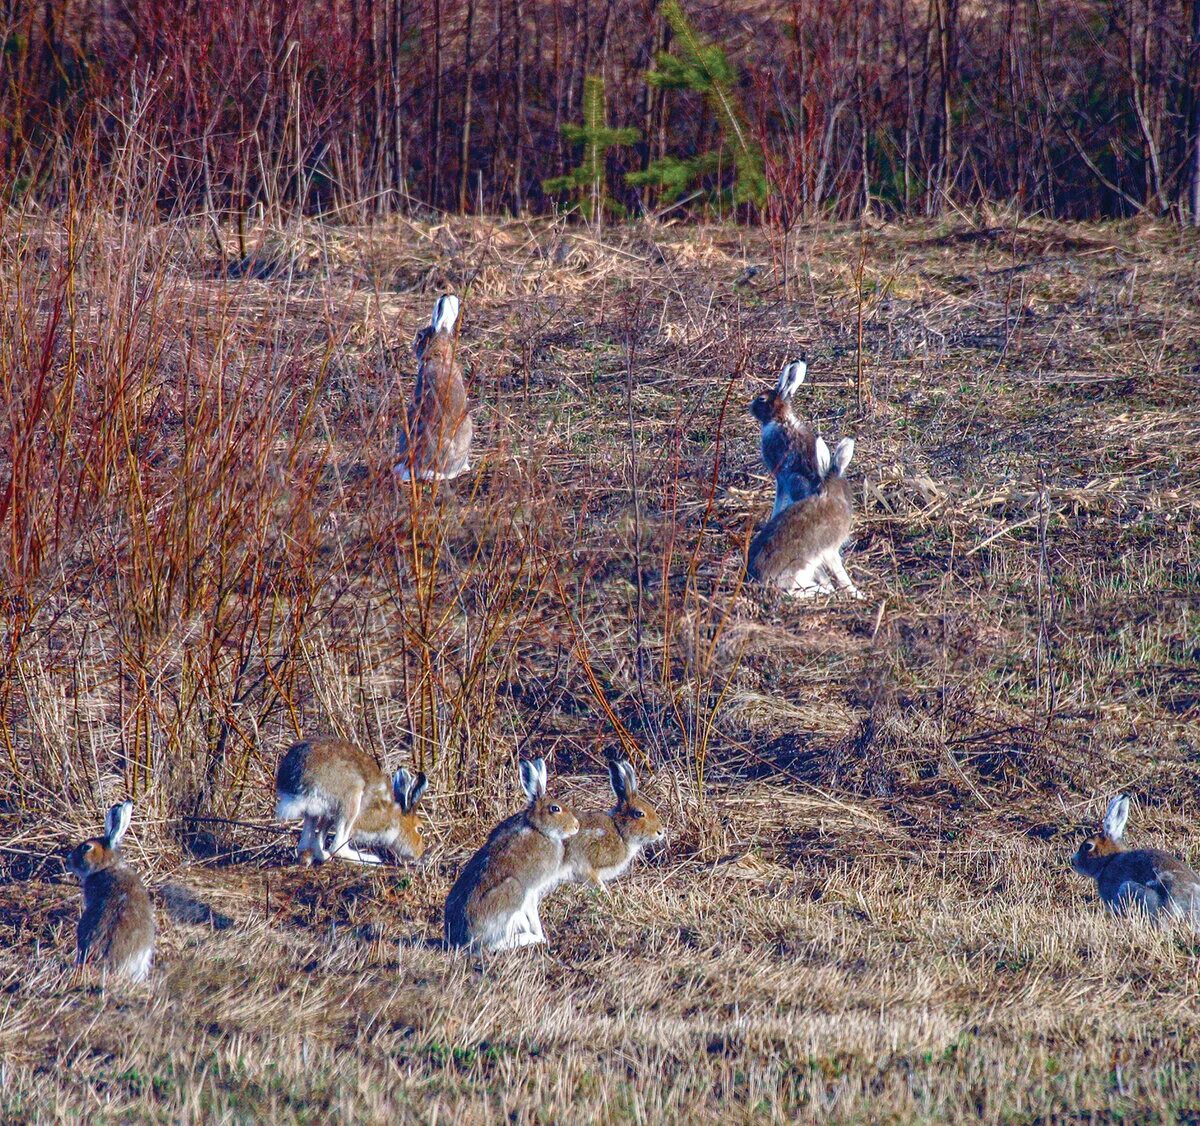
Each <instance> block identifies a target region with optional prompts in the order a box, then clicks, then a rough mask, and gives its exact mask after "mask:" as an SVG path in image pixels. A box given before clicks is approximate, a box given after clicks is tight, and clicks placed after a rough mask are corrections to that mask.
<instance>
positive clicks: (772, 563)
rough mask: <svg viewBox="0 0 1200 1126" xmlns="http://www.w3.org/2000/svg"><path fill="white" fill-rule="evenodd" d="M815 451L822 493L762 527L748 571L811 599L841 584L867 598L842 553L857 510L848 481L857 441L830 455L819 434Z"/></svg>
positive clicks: (849, 441)
mask: <svg viewBox="0 0 1200 1126" xmlns="http://www.w3.org/2000/svg"><path fill="white" fill-rule="evenodd" d="M813 454H814V466H815V468H816V472H817V476H818V479H819V481H820V486H819V488H818V490H817V492H816V493H815V494H813V495H812V496H810V497H807V498H806V499H804V500H798V501H795V502H794V503H792V504H789V505H788V506H787V507H786V508H784V509H783V510H782V511H781V512H778V513H776V515H775V516H773V517H772V518H771V520H770V521H769V522H768V523H767V525H766V526H765V527H763V528H761V529H759V531H758V534H757V535H755V537H754V539H753V540H751V541H750V558H749V566H748V568H747V573H748V574H749V576H750V577H751V578H753V579H757V580H759V581H760V582H764V583H770V584H771V585H773V586H777V587H779V588H780V589H781V590H784V591H786V592H788V593H789V594H797V595H801V596H804V597H808V596H812V595H815V594H832V593H834V591H835V590H837V589H839V588H840V589H841V590H844V591H847V592H848V593H850V594H852V595H853V596H854V597H855V598H861V597H862V594H861V593H860V591H859V590H858V588H857V587H856V586H855V585H854V582H853V581H852V580H851V578H850V576H849V575H848V574H847V573H846V567H845V564H844V563H843V562H842V556H841V549H842V545H843V544H844V543H845V542H846V540H847V539H849V537H850V524H851V520H852V518H853V514H854V508H853V505H852V503H851V500H850V486H849V485H848V484H847V483H846V479H845V472H846V468H847V467H848V466H849V464H850V459H851V458H852V457H853V456H854V441H853V439H851V438H846V439H845V440H843V441H841V442H839V443H838V444H837V448H836V449H835V450H834V452H833V454H832V455H830V453H829V447H828V446H827V445H826V444H825V441H824V439H822V438H817V439H816V440H815V441H814V448H813Z"/></svg>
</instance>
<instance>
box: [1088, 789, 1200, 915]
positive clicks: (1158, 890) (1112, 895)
mask: <svg viewBox="0 0 1200 1126" xmlns="http://www.w3.org/2000/svg"><path fill="white" fill-rule="evenodd" d="M1118 800H1120V801H1122V802H1124V803H1125V806H1126V809H1127V808H1128V800H1127V799H1124V798H1120V799H1113V801H1114V803H1115V802H1116V801H1118ZM1109 808H1110V812H1109V815H1108V816H1111V813H1112V804H1111V803H1110V807H1109ZM1124 816H1125V814H1122V817H1121V824H1120V825H1118V829H1123V826H1124ZM1105 820H1106V822H1107V820H1108V817H1107V816H1106V819H1105ZM1071 867H1072V868H1074V869H1075V871H1076V872H1078V873H1079V874H1080V875H1081V876H1088V877H1090V878H1091V879H1093V880H1095V881H1096V890H1097V892H1098V893H1099V895H1100V898H1101V900H1103V902H1104V904H1105V905H1106V906H1107V907H1108V908H1109V910H1111V911H1112V912H1113V913H1114V914H1117V915H1124V914H1126V913H1128V912H1129V911H1130V910H1131V909H1135V910H1139V911H1142V912H1144V913H1145V914H1147V915H1149V917H1150V918H1152V919H1159V920H1161V919H1162V918H1164V917H1167V918H1184V917H1186V918H1190V919H1191V921H1192V922H1193V923H1195V924H1197V925H1200V876H1198V875H1197V874H1196V873H1195V872H1194V871H1193V870H1192V869H1191V868H1190V867H1188V865H1187V864H1185V863H1184V862H1183V861H1182V860H1179V859H1177V858H1176V857H1174V856H1172V855H1171V854H1170V853H1169V852H1164V851H1163V850H1162V849H1158V848H1139V849H1131V850H1129V851H1126V850H1125V849H1124V848H1122V847H1121V841H1120V834H1118V836H1117V839H1114V838H1113V837H1112V836H1110V835H1109V833H1108V831H1107V827H1105V828H1102V829H1101V830H1100V832H1099V833H1097V834H1096V835H1095V836H1092V837H1088V838H1087V840H1085V841H1084V842H1083V843H1082V844H1081V845H1080V846H1079V848H1078V849H1077V850H1076V852H1075V855H1074V856H1073V857H1071Z"/></svg>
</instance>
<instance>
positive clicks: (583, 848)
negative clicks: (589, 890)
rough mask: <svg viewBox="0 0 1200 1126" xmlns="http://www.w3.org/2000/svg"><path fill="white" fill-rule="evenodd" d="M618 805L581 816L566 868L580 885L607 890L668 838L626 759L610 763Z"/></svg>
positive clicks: (568, 852)
mask: <svg viewBox="0 0 1200 1126" xmlns="http://www.w3.org/2000/svg"><path fill="white" fill-rule="evenodd" d="M608 778H609V782H610V783H611V785H612V790H613V794H614V795H615V797H616V799H617V804H616V805H614V806H613V808H612V809H611V810H609V811H608V812H607V813H580V814H577V816H578V819H579V832H578V833H576V834H575V835H574V836H573V837H572V838H571V839H570V840H569V841H567V849H566V860H565V868H566V871H567V873H568V878H569V879H572V880H574V881H576V882H577V883H589V884H592V885H593V886H595V887H603V886H604V885H605V884H606V883H608V881H609V880H615V879H616V878H617V877H618V876H619V875H621V873H622V872H624V871H625V869H626V868H628V867H629V865H630V864H631V863H633V860H634V858H635V857H636V856H637V854H638V853H639V852H641V851H642V849H643V848H645V847H646V845H648V844H653V843H654V842H656V841H661V840H662V839H663V837H665V836H666V830H664V829H663V823H662V821H661V820H660V819H659V816H658V814H657V813H656V812H655V810H654V808H653V807H652V806H651V805H650V804H649V803H648V802H646V801H645V800H644V799H643V798H641V797H640V796H639V795H638V782H637V775H636V774H634V772H633V767H632V766H631V765H630V764H629V762H628V761H627V760H625V759H618V760H616V761H613V762H610V763H609V764H608Z"/></svg>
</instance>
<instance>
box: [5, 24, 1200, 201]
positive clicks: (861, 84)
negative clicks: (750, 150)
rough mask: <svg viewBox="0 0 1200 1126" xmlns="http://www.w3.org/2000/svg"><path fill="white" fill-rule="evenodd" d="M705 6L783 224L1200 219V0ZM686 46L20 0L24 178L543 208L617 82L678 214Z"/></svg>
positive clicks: (621, 191) (625, 192) (695, 135)
mask: <svg viewBox="0 0 1200 1126" xmlns="http://www.w3.org/2000/svg"><path fill="white" fill-rule="evenodd" d="M684 7H685V10H686V12H687V15H688V17H689V18H690V19H691V20H692V21H693V22H694V24H695V26H696V28H697V29H698V31H699V33H700V34H701V35H702V36H703V37H704V38H705V39H706V40H708V41H711V42H713V43H716V44H718V45H720V46H721V47H722V48H724V49H725V50H726V52H727V53H728V56H729V59H730V61H731V62H732V63H733V64H734V66H735V67H736V69H737V80H736V84H735V86H734V90H735V91H736V93H737V95H738V96H739V97H740V99H741V102H742V106H741V112H742V114H743V115H744V119H745V120H746V121H747V123H748V124H749V125H750V127H751V129H752V130H753V132H754V134H755V136H756V138H757V141H758V144H759V145H760V146H761V148H762V150H763V153H764V159H765V163H766V170H767V176H768V181H769V183H770V186H771V194H770V199H769V202H768V203H767V204H766V205H764V207H763V209H762V210H763V212H765V213H766V214H767V216H768V217H769V218H773V219H774V220H776V221H782V222H785V223H786V222H790V221H795V219H796V218H798V217H808V216H815V215H818V214H829V213H832V214H835V215H838V216H848V215H849V216H853V215H856V214H858V213H859V212H860V211H861V209H862V208H863V207H864V205H865V204H869V206H870V207H871V208H872V209H873V210H875V211H877V212H878V211H881V212H884V213H893V214H929V213H931V212H936V211H939V210H941V209H942V208H943V207H944V206H946V203H947V201H948V200H954V201H966V202H968V203H969V202H976V201H980V200H1000V201H1005V202H1015V203H1017V204H1019V205H1020V206H1021V207H1022V208H1023V209H1027V210H1035V211H1040V212H1045V213H1052V214H1057V215H1063V216H1071V217H1099V216H1114V215H1128V214H1131V213H1135V212H1138V211H1143V210H1145V211H1150V212H1152V213H1158V214H1162V213H1174V214H1175V215H1177V216H1178V217H1180V218H1183V219H1188V220H1195V219H1196V217H1197V215H1198V214H1200V0H999V2H997V3H965V2H963V0H878V2H868V0H782V2H781V3H778V4H775V5H758V4H747V3H741V4H739V3H730V2H729V0H692V2H690V3H687V4H685V6H684ZM673 39H674V36H673V34H672V32H671V28H670V27H669V26H668V24H667V22H666V21H665V19H664V18H663V13H662V11H661V7H660V5H659V4H658V3H657V2H656V0H575V2H573V3H572V2H568V0H306V2H304V3H302V4H298V3H292V2H289V0H101V2H99V3H90V2H89V3H83V2H81V0H4V3H3V4H0V43H2V44H3V78H2V80H0V171H2V173H3V174H4V177H5V183H6V184H7V185H8V191H9V192H15V193H18V194H22V195H28V194H30V193H32V194H33V195H34V196H35V198H38V199H39V200H40V199H47V200H51V201H52V200H54V199H55V197H56V196H60V195H61V194H63V193H65V191H66V189H65V187H64V185H65V184H67V183H68V182H70V179H71V178H70V176H69V175H67V173H68V172H69V171H70V170H71V169H72V166H77V165H80V164H87V165H89V166H91V167H97V166H98V167H101V168H104V167H108V166H111V165H112V164H113V163H114V162H119V160H120V157H121V152H122V151H123V147H124V146H125V145H126V144H127V142H128V137H129V134H130V130H131V129H134V128H136V129H137V130H138V131H139V132H140V133H141V134H143V135H145V137H147V138H148V139H149V141H150V142H151V143H152V144H153V145H154V146H156V149H157V152H158V154H159V160H160V165H161V185H160V197H161V202H162V204H163V205H164V206H166V207H168V208H175V207H186V208H188V209H195V208H197V207H208V208H211V209H214V210H232V211H235V212H238V211H244V210H246V209H248V208H251V207H253V206H255V205H257V204H264V205H266V206H268V207H270V206H274V205H278V204H282V205H286V206H291V205H294V204H297V203H299V204H301V205H302V206H303V207H304V208H305V209H306V210H309V211H316V210H328V209H331V208H339V207H340V208H347V207H351V206H352V207H354V208H356V209H362V208H374V209H380V210H390V209H394V208H396V207H403V208H408V207H411V206H412V204H413V203H414V202H417V203H420V204H426V205H431V206H434V207H438V208H445V209H448V210H452V211H459V210H471V211H475V210H479V209H482V210H485V211H489V212H493V211H502V210H512V211H516V212H521V211H524V210H530V211H540V210H545V209H548V208H549V207H551V206H552V205H553V204H554V203H555V202H556V201H557V197H551V196H547V194H546V193H545V192H544V190H543V188H542V182H543V180H545V179H546V178H547V177H552V176H556V175H559V174H561V173H562V172H563V171H564V170H566V169H569V168H570V167H571V166H573V165H574V164H575V163H577V159H578V158H577V152H575V151H573V148H572V145H571V144H570V143H569V142H568V141H566V140H564V139H563V137H562V135H561V132H560V127H561V126H562V125H564V124H568V123H571V122H573V121H578V120H579V117H580V113H581V107H580V103H581V99H582V91H583V82H584V78H585V76H587V75H588V74H598V75H601V76H603V78H604V79H605V81H606V83H607V94H608V118H609V123H610V124H612V125H617V126H633V127H636V128H637V129H639V130H640V132H641V136H642V140H641V141H640V142H639V143H637V144H634V145H632V146H628V147H624V148H619V149H616V150H614V151H613V152H612V153H611V154H610V156H609V157H608V167H607V173H608V179H609V181H610V185H609V187H610V190H611V191H612V192H613V193H614V195H615V196H616V197H617V199H618V200H619V201H620V202H621V203H623V204H624V205H625V206H626V207H629V208H632V209H637V208H648V207H656V206H661V205H663V204H664V203H665V202H666V201H664V200H662V199H660V198H656V195H655V193H654V191H653V190H651V189H640V190H634V189H631V188H629V187H628V186H627V185H626V184H625V181H624V173H625V172H628V171H631V170H634V171H636V170H638V169H642V168H644V167H646V165H647V164H648V163H649V162H651V161H653V160H655V159H657V158H659V157H662V156H674V157H678V158H683V159H686V158H688V157H690V156H695V155H696V154H699V153H702V152H705V151H709V150H711V148H712V147H713V143H714V141H715V140H716V134H717V133H718V132H719V130H720V115H719V114H716V113H713V112H712V111H711V109H710V108H709V107H708V106H706V103H705V101H704V99H703V98H702V97H701V96H699V95H697V94H695V93H693V92H689V91H686V90H684V91H680V90H672V89H662V88H658V87H656V86H654V85H652V84H650V83H648V82H647V80H646V73H647V70H648V69H651V68H652V67H653V66H654V60H655V57H656V55H657V54H658V53H660V52H663V51H670V50H672V48H673V47H674V46H676V45H675V44H674V43H673ZM730 175H731V172H730V170H727V169H718V170H717V171H715V172H712V173H710V175H709V177H708V181H709V182H708V183H707V184H705V185H703V186H704V187H706V188H709V189H711V188H714V187H716V188H719V187H721V186H722V184H721V183H720V181H724V186H725V187H728V180H729V177H730ZM714 181H715V182H714ZM714 198H719V196H718V197H714V196H713V195H711V194H707V193H706V194H705V195H704V196H702V197H700V196H697V197H696V198H694V199H692V200H691V201H690V202H689V203H688V204H687V206H688V207H690V208H691V209H692V210H695V209H697V208H699V207H702V206H711V201H712V200H713V199H714ZM744 214H746V215H749V216H757V215H758V211H757V210H756V209H754V208H750V209H747V210H746V211H745V212H744Z"/></svg>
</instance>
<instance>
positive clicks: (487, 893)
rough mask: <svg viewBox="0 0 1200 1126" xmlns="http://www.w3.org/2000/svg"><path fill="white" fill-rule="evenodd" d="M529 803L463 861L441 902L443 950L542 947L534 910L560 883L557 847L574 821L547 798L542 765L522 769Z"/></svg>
mask: <svg viewBox="0 0 1200 1126" xmlns="http://www.w3.org/2000/svg"><path fill="white" fill-rule="evenodd" d="M521 785H522V787H523V788H524V790H525V796H526V797H528V798H529V805H528V807H527V808H526V809H525V810H523V811H522V812H521V813H518V814H515V815H514V816H512V817H509V818H507V819H506V820H504V821H501V822H500V824H499V825H497V826H496V827H495V828H494V829H493V830H492V831H491V833H490V834H489V835H488V839H487V841H486V842H485V843H484V845H483V847H482V848H480V849H479V851H478V852H476V853H475V855H474V856H472V857H471V859H470V860H469V861H467V864H466V867H464V868H463V870H462V872H461V873H459V877H458V879H457V880H455V881H454V886H453V887H452V888H451V889H450V894H449V895H448V896H447V897H446V912H445V931H446V945H447V946H450V947H455V946H465V947H468V948H469V949H471V950H511V949H513V948H514V947H517V946H532V945H536V944H537V943H540V942H545V941H546V935H545V932H544V931H543V930H542V920H541V916H540V915H539V913H538V904H539V902H540V900H541V898H542V896H543V894H545V892H547V891H548V890H550V889H551V888H552V887H554V886H555V885H556V884H558V883H561V882H562V880H563V878H564V877H563V842H564V841H566V840H568V839H569V838H571V837H573V836H574V835H575V834H576V833H577V832H578V831H579V822H578V821H577V820H576V819H575V815H574V814H573V813H572V812H571V811H570V810H569V809H567V808H566V807H565V806H564V805H561V804H560V803H559V802H556V801H553V800H552V799H550V798H548V797H547V796H546V764H545V762H544V761H543V760H542V759H540V758H539V759H534V760H533V761H532V762H522V763H521Z"/></svg>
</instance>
